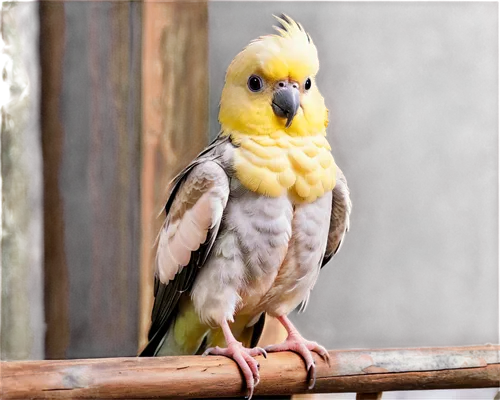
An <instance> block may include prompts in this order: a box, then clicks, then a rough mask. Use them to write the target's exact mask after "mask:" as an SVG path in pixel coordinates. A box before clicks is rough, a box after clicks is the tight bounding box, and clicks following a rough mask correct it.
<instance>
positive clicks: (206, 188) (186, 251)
mask: <svg viewBox="0 0 500 400" xmlns="http://www.w3.org/2000/svg"><path fill="white" fill-rule="evenodd" d="M224 141H226V139H216V140H215V141H214V142H213V143H212V144H211V145H210V146H209V147H208V148H207V149H205V150H204V151H203V152H202V153H201V154H200V155H198V157H197V158H196V159H195V160H194V161H193V162H191V164H189V165H188V166H187V167H186V168H185V169H184V170H183V171H182V172H181V173H180V174H179V175H178V176H177V177H175V178H174V180H173V182H172V190H171V193H170V196H169V199H168V201H167V204H166V205H165V213H166V219H165V223H164V225H163V227H162V229H161V231H160V234H159V237H158V249H157V253H156V270H155V285H154V295H155V301H154V305H153V311H152V315H151V328H150V330H149V333H148V340H149V343H148V344H147V346H146V347H145V348H144V350H143V351H142V352H141V354H140V355H141V356H153V355H155V353H156V351H157V349H158V347H159V345H160V344H161V341H162V339H163V337H164V336H165V334H166V332H167V330H168V328H169V325H170V323H171V322H172V318H173V317H174V316H175V313H176V309H177V304H178V302H179V299H180V297H181V295H182V293H183V292H185V291H188V290H190V289H191V287H192V285H193V282H194V280H195V278H196V275H197V272H198V270H199V268H200V267H202V266H203V264H204V263H205V261H206V259H207V257H208V255H209V254H210V251H211V249H212V245H213V243H214V241H215V238H216V237H217V234H218V231H219V227H220V223H221V220H222V215H223V211H224V208H225V206H226V204H227V200H228V198H229V178H228V175H227V174H226V172H225V169H224V167H223V165H222V164H221V163H220V161H219V159H220V156H219V155H218V154H217V151H216V150H217V146H218V145H220V144H223V142H224Z"/></svg>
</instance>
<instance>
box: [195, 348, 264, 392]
mask: <svg viewBox="0 0 500 400" xmlns="http://www.w3.org/2000/svg"><path fill="white" fill-rule="evenodd" d="M209 354H213V355H218V356H219V355H220V356H226V357H229V358H231V359H233V360H234V362H235V363H236V364H238V367H239V368H240V370H241V372H242V373H243V376H244V378H245V382H246V386H247V390H248V391H247V396H246V398H247V399H249V400H250V399H251V398H252V396H253V391H254V388H255V386H257V385H258V384H259V382H260V375H259V368H260V364H259V363H258V362H257V360H255V358H253V357H255V356H258V355H262V356H264V357H267V352H266V350H264V349H263V348H262V347H254V348H251V349H249V348H246V347H243V345H242V344H241V343H240V342H233V343H230V344H229V345H228V346H227V347H226V348H221V347H219V346H217V347H210V348H208V349H206V350H205V352H204V353H203V354H202V356H207V355H209Z"/></svg>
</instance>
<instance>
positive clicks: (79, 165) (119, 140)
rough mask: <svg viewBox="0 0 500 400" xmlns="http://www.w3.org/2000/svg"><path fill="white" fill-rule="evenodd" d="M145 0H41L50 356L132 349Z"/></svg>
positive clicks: (116, 352)
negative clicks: (87, 0)
mask: <svg viewBox="0 0 500 400" xmlns="http://www.w3.org/2000/svg"><path fill="white" fill-rule="evenodd" d="M141 12H142V5H141V3H138V2H128V1H127V2H106V1H103V2H93V1H89V2H54V1H50V2H40V59H41V66H42V75H41V77H42V78H41V79H42V95H41V98H42V108H41V119H42V146H43V156H44V163H43V167H44V200H45V211H44V227H45V229H44V236H45V305H46V312H45V316H46V322H47V333H46V350H47V357H48V358H64V357H69V358H75V357H77V358H84V357H105V356H118V355H134V354H135V351H136V346H137V318H138V300H139V299H138V292H139V279H138V278H139V268H138V265H139V243H140V213H139V209H140V205H139V201H140V189H139V179H140V170H141V164H140V161H141V140H140V134H141V45H142V42H141V33H142V31H141V22H142V20H141Z"/></svg>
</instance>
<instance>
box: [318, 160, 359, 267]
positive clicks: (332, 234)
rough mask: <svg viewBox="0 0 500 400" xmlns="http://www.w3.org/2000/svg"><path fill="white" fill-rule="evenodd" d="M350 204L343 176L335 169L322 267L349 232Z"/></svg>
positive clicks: (336, 250) (338, 248)
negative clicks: (335, 181) (334, 183)
mask: <svg viewBox="0 0 500 400" xmlns="http://www.w3.org/2000/svg"><path fill="white" fill-rule="evenodd" d="M351 209H352V203H351V198H350V195H349V187H348V186H347V181H346V179H345V176H344V174H343V173H342V171H341V170H340V168H338V169H337V183H336V185H335V187H334V188H333V192H332V212H331V215H330V230H329V232H328V241H327V244H326V251H325V256H324V258H323V263H322V267H324V266H325V264H326V263H327V262H328V261H330V259H331V258H332V257H333V256H334V255H335V254H337V252H338V251H339V250H340V247H341V245H342V242H343V240H344V236H345V234H346V232H348V231H349V223H350V220H349V217H350V214H351Z"/></svg>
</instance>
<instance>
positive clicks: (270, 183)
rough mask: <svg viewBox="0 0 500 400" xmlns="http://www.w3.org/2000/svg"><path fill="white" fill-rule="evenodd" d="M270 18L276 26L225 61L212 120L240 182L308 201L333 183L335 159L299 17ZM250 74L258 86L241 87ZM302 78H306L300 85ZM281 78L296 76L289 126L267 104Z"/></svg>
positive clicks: (312, 49)
mask: <svg viewBox="0 0 500 400" xmlns="http://www.w3.org/2000/svg"><path fill="white" fill-rule="evenodd" d="M277 20H278V22H279V23H280V24H281V25H282V27H279V28H276V30H277V32H278V34H274V35H267V36H262V37H260V38H258V39H257V40H254V41H252V42H251V43H250V44H249V45H248V46H247V47H246V48H245V49H243V50H242V51H241V52H240V53H239V54H238V55H237V56H236V57H235V58H234V60H233V61H232V62H231V65H230V66H229V68H228V70H227V73H226V81H225V85H224V88H223V91H222V96H221V102H220V111H219V121H220V123H221V126H222V132H223V135H229V136H230V137H231V140H232V142H233V143H234V144H235V145H236V146H238V147H236V149H235V158H234V160H235V162H234V168H235V172H236V176H237V178H238V179H239V180H240V182H241V183H242V184H243V185H244V186H245V187H246V188H248V189H249V190H252V191H254V192H256V193H259V194H262V195H265V196H272V197H277V196H282V195H283V194H285V193H288V195H289V196H290V197H291V198H293V201H295V202H311V201H314V200H315V199H317V198H318V197H320V196H322V195H323V194H324V193H325V192H326V191H328V190H332V189H333V185H335V175H334V174H335V168H334V165H335V162H334V160H333V157H332V155H331V153H330V150H331V148H330V145H329V143H328V141H327V139H326V126H327V125H328V110H327V108H326V106H325V102H324V99H323V96H321V93H320V91H319V89H318V87H317V85H316V81H315V76H316V74H317V72H318V70H319V60H318V52H317V50H316V46H315V45H314V43H313V41H312V39H311V38H310V36H309V34H307V33H306V31H305V30H304V28H303V27H302V26H301V25H300V24H298V23H297V22H295V21H293V20H292V19H291V18H289V17H286V16H284V17H283V18H277ZM252 75H258V76H259V77H260V78H261V79H262V82H263V88H262V90H259V91H257V92H253V91H251V90H249V88H248V86H247V82H248V79H249V77H250V76H252ZM308 78H309V79H310V80H311V82H312V85H311V87H310V89H308V90H305V88H304V85H305V82H306V80H307V79H308ZM281 80H288V81H294V82H296V83H297V84H298V87H299V90H300V107H299V109H298V111H297V114H296V115H295V117H294V118H293V120H292V123H291V125H290V126H289V127H285V121H284V118H280V117H278V116H276V115H275V113H274V111H273V108H272V107H271V104H272V101H273V95H274V88H275V87H276V86H277V84H278V81H281ZM332 173H333V176H331V174H332Z"/></svg>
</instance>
